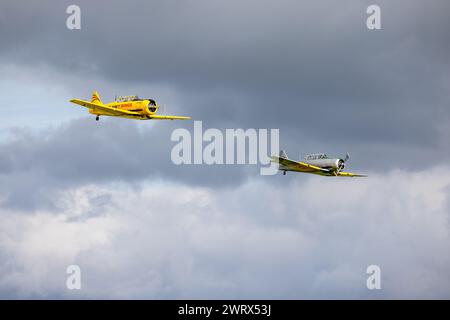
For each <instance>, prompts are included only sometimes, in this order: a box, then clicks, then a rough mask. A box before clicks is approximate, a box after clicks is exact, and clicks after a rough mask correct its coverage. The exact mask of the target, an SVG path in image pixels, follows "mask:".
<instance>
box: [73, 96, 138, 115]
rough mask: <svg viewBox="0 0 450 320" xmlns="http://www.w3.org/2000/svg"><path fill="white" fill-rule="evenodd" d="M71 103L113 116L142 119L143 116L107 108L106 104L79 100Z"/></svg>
mask: <svg viewBox="0 0 450 320" xmlns="http://www.w3.org/2000/svg"><path fill="white" fill-rule="evenodd" d="M70 102H72V103H75V104H78V105H80V106H83V107H86V108H89V109H97V110H100V111H103V112H106V113H108V114H110V115H112V116H138V117H142V115H141V114H139V113H137V112H132V111H128V110H122V109H115V108H111V107H108V106H105V105H104V104H98V103H92V102H89V101H84V100H79V99H72V100H70Z"/></svg>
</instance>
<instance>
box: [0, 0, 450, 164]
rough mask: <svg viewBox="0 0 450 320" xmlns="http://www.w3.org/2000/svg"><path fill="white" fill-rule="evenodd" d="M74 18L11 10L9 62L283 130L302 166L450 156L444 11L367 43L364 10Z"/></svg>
mask: <svg viewBox="0 0 450 320" xmlns="http://www.w3.org/2000/svg"><path fill="white" fill-rule="evenodd" d="M68 4H69V2H67V1H66V2H64V1H61V2H58V3H57V4H54V3H52V2H40V3H33V4H30V5H29V6H18V5H17V4H16V2H6V3H3V4H2V6H5V7H6V10H4V11H5V12H9V13H10V14H8V15H3V16H2V19H1V21H2V24H3V25H5V26H8V28H2V34H1V38H2V44H3V45H2V48H1V49H0V50H1V51H0V53H1V54H2V56H3V61H8V62H12V61H15V62H16V63H22V64H31V65H33V64H35V65H36V64H38V63H44V64H47V65H50V66H52V67H54V68H56V69H58V70H59V71H60V72H62V73H70V74H72V75H74V76H76V77H79V78H85V77H92V78H94V79H95V78H98V79H107V81H108V82H109V83H111V85H112V86H114V87H115V88H117V87H120V84H123V85H127V86H130V85H133V84H135V85H136V86H140V87H143V86H145V85H153V84H159V85H165V86H168V87H171V88H173V90H174V91H175V92H176V94H177V96H178V97H179V99H180V101H181V102H180V105H179V106H177V108H178V109H177V111H178V110H180V111H182V112H183V113H189V114H191V115H192V116H193V117H194V118H195V119H201V120H204V121H207V123H208V125H209V126H213V127H225V126H227V127H257V128H258V127H259V128H267V127H273V128H280V129H281V130H282V139H283V143H284V144H285V145H287V146H289V147H290V148H293V149H294V151H293V152H295V153H297V152H303V153H306V152H315V151H322V150H323V151H327V150H330V149H331V150H332V151H333V152H334V150H335V149H336V152H346V151H349V152H350V153H352V154H355V155H356V158H359V159H363V160H362V161H361V163H362V162H367V161H368V160H369V161H370V159H373V158H379V157H380V155H383V154H385V153H386V151H387V150H389V153H390V161H392V162H393V164H394V165H404V164H405V161H404V157H405V153H407V154H408V153H410V154H412V155H414V156H410V157H407V158H408V160H407V161H406V165H408V166H417V165H419V164H423V163H424V162H430V161H431V162H435V161H440V160H439V159H442V158H443V157H446V156H448V152H449V151H448V147H446V146H445V145H442V143H441V141H442V133H441V132H440V131H439V129H438V128H440V127H443V126H448V121H447V120H448V119H449V118H450V115H449V108H448V105H449V103H450V96H449V94H448V87H449V85H450V78H449V76H448V74H449V71H450V68H449V65H450V63H449V62H450V61H449V58H448V57H449V56H450V55H449V53H450V51H449V47H448V41H447V32H446V30H448V29H449V28H450V25H449V24H450V22H449V21H450V19H448V14H447V13H448V12H450V10H449V9H450V8H449V6H450V5H449V3H448V1H435V2H433V4H426V3H423V2H422V1H403V2H396V3H392V2H390V1H382V2H380V3H379V5H380V6H381V9H382V27H383V29H382V30H380V31H369V30H367V29H366V27H365V19H366V17H367V15H366V13H365V9H366V8H367V6H368V5H369V4H371V3H369V2H366V3H365V2H360V1H357V2H347V3H345V4H342V3H340V4H336V3H334V2H333V1H318V2H317V1H315V2H300V1H281V2H280V1H276V2H275V1H273V2H272V1H269V2H267V3H265V4H264V5H262V4H261V3H260V2H258V1H244V2H242V1H239V2H236V3H235V2H233V1H231V2H230V1H226V2H216V1H213V2H211V1H188V2H184V3H182V4H180V3H179V2H176V1H165V2H164V3H158V2H142V1H127V2H126V3H125V2H114V1H96V2H95V3H92V2H84V1H81V2H79V5H80V7H81V9H82V30H80V31H69V30H67V29H66V28H65V18H66V15H65V8H66V7H67V5H68ZM70 4H71V3H70ZM16 17H23V19H17V18H16ZM91 85H92V82H89V84H88V85H87V86H86V87H85V88H84V92H86V95H88V94H89V92H90V91H91V90H92V89H93V88H91V87H88V86H91ZM108 94H109V95H111V94H112V93H108ZM155 94H157V92H156V93H155ZM305 140H307V141H305ZM299 141H300V143H299ZM305 145H306V146H308V148H305V149H304V148H303V147H304V146H305ZM309 145H310V146H311V149H309ZM358 145H371V148H370V149H371V150H370V151H369V152H370V154H368V155H365V154H362V152H363V151H367V150H365V149H364V148H360V147H358ZM396 150H398V151H396ZM430 152H431V153H432V154H434V155H435V156H433V157H430V156H429V153H430ZM430 158H431V159H430ZM436 159H437V160H436ZM373 165H376V164H375V163H370V166H373ZM383 165H384V164H383Z"/></svg>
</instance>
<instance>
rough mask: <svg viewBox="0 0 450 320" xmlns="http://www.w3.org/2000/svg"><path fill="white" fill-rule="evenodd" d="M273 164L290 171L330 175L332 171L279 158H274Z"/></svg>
mask: <svg viewBox="0 0 450 320" xmlns="http://www.w3.org/2000/svg"><path fill="white" fill-rule="evenodd" d="M272 162H275V163H279V164H280V165H281V167H280V170H284V169H286V170H290V171H299V172H309V173H317V174H330V170H328V169H323V168H320V167H317V166H313V165H311V164H307V163H304V162H300V161H293V160H289V159H286V158H280V157H278V156H272Z"/></svg>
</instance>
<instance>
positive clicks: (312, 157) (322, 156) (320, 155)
mask: <svg viewBox="0 0 450 320" xmlns="http://www.w3.org/2000/svg"><path fill="white" fill-rule="evenodd" d="M319 159H329V158H328V156H327V155H326V154H325V153H314V154H308V155H307V156H305V160H319Z"/></svg>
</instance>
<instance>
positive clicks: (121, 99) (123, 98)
mask: <svg viewBox="0 0 450 320" xmlns="http://www.w3.org/2000/svg"><path fill="white" fill-rule="evenodd" d="M140 100H142V99H140V98H139V97H138V96H137V95H132V96H119V97H117V98H116V101H117V102H127V101H140Z"/></svg>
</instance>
